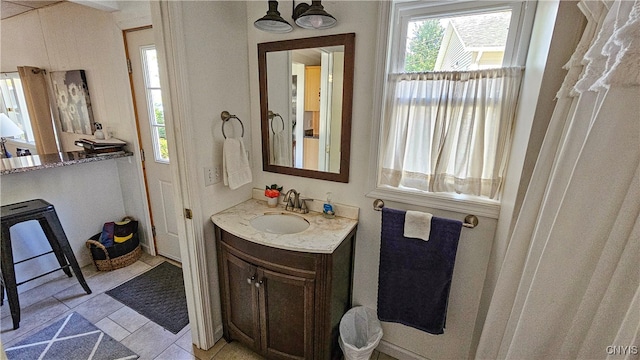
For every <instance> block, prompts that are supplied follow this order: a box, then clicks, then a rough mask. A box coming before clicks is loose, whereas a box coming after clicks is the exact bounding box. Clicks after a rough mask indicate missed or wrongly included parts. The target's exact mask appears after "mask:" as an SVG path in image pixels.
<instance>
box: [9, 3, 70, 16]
mask: <svg viewBox="0 0 640 360" xmlns="http://www.w3.org/2000/svg"><path fill="white" fill-rule="evenodd" d="M0 2H1V3H2V8H1V9H0V14H1V15H2V16H1V18H2V19H6V18H10V17H12V16H16V15H19V14H22V13H24V12H27V11H31V10H33V9H38V8H41V7H44V6H49V5H51V4H55V3H59V2H62V1H61V0H54V1H39V0H1V1H0Z"/></svg>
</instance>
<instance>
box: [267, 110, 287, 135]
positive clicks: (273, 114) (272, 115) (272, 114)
mask: <svg viewBox="0 0 640 360" xmlns="http://www.w3.org/2000/svg"><path fill="white" fill-rule="evenodd" d="M268 117H269V120H271V124H269V127H271V132H272V133H274V134H275V133H276V131H275V130H273V119H274V118H276V117H279V118H280V121H282V130H284V119H283V118H282V116H280V114H276V113H274V112H273V111H271V110H269V114H268Z"/></svg>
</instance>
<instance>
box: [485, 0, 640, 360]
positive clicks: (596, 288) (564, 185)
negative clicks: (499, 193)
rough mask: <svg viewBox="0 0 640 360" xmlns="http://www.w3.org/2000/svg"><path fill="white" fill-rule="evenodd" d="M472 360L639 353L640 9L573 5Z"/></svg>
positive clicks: (639, 0)
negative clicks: (573, 39) (551, 106)
mask: <svg viewBox="0 0 640 360" xmlns="http://www.w3.org/2000/svg"><path fill="white" fill-rule="evenodd" d="M578 6H579V7H580V9H581V10H582V11H583V12H584V13H585V16H586V17H587V19H588V24H587V27H586V29H585V32H584V34H583V37H582V40H581V42H580V44H579V45H578V48H577V49H576V52H575V53H574V56H573V57H572V58H571V60H570V61H569V63H568V64H567V66H568V70H569V72H568V75H567V77H566V78H565V83H564V84H563V88H562V89H561V91H560V92H559V94H558V103H557V105H556V109H555V111H554V114H553V117H552V120H551V123H550V125H549V130H548V132H547V136H546V137H545V140H544V143H543V146H542V149H541V152H540V155H539V157H538V162H537V163H536V168H535V170H534V173H533V176H532V179H531V182H530V185H529V188H528V190H527V194H526V197H525V200H524V202H523V205H522V210H521V212H520V214H519V216H518V219H517V221H516V224H515V227H514V230H513V233H512V236H511V238H510V243H509V247H508V250H507V253H506V255H505V259H504V262H503V264H502V267H501V270H500V275H499V277H498V281H497V284H496V288H495V291H494V294H493V297H492V300H491V304H490V307H489V312H488V315H487V319H486V322H485V324H484V328H483V331H482V335H481V339H480V343H479V346H478V350H477V352H476V358H477V359H549V358H554V359H557V358H580V359H582V358H589V359H592V358H596V359H601V358H607V357H614V358H616V359H623V358H627V359H632V358H633V359H637V358H638V356H639V355H638V354H639V353H640V338H639V335H640V166H639V164H640V0H635V1H628V0H623V1H615V2H612V1H607V2H601V1H581V2H580V3H579V5H578Z"/></svg>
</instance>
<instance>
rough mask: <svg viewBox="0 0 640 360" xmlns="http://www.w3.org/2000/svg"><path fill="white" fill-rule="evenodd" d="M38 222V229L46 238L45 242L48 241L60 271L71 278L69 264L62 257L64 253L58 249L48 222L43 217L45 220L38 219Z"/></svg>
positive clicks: (57, 243) (58, 246) (56, 240)
mask: <svg viewBox="0 0 640 360" xmlns="http://www.w3.org/2000/svg"><path fill="white" fill-rule="evenodd" d="M38 222H39V223H40V227H41V228H42V231H43V232H44V234H45V236H46V237H47V240H48V241H49V244H50V245H51V250H53V253H54V254H55V256H56V259H58V264H60V267H61V268H62V271H64V273H65V274H67V276H68V277H71V276H72V275H71V269H69V263H68V262H67V259H66V258H65V257H64V253H63V252H62V248H61V247H60V244H59V242H58V238H57V236H56V234H55V233H54V232H53V230H52V229H51V225H49V221H48V220H47V218H46V217H45V218H40V219H38Z"/></svg>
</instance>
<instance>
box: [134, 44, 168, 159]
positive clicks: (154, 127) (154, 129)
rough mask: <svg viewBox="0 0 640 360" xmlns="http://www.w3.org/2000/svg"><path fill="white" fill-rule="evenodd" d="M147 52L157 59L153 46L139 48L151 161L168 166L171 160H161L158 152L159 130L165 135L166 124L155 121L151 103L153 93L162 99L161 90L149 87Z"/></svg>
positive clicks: (159, 151) (160, 154)
mask: <svg viewBox="0 0 640 360" xmlns="http://www.w3.org/2000/svg"><path fill="white" fill-rule="evenodd" d="M149 50H153V51H155V52H156V59H157V51H158V50H157V48H156V46H155V45H145V46H141V47H140V59H141V63H142V70H143V71H142V76H143V80H144V92H145V95H146V100H147V111H148V114H147V124H148V125H149V131H150V135H151V142H152V144H153V159H154V161H155V162H157V163H161V164H169V163H170V161H171V158H170V157H169V158H167V159H165V158H163V157H162V152H161V150H160V149H161V146H160V133H159V128H164V129H165V134H166V128H167V127H166V122H165V124H158V121H157V120H158V119H157V118H156V112H155V107H154V103H153V92H154V91H159V92H160V96H161V97H160V99H162V88H161V87H160V86H158V87H154V86H151V80H150V79H149V64H148V62H147V56H146V53H147V51H149ZM163 113H164V105H163ZM165 136H166V135H165Z"/></svg>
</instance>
